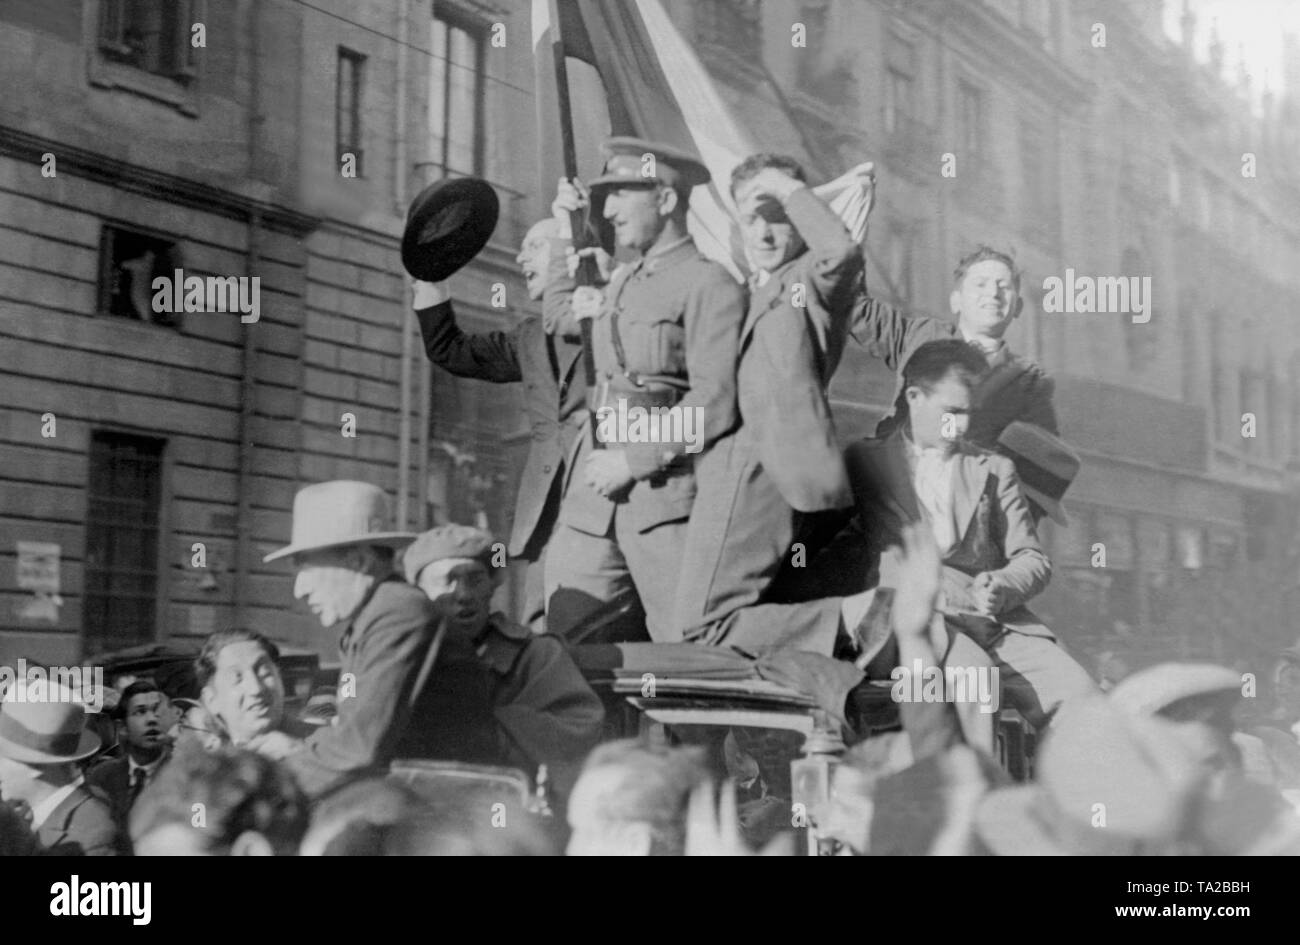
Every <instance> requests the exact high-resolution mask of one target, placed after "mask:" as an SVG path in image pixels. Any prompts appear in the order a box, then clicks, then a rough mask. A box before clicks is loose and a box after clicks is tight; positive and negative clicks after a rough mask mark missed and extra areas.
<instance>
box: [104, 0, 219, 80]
mask: <svg viewBox="0 0 1300 945" xmlns="http://www.w3.org/2000/svg"><path fill="white" fill-rule="evenodd" d="M99 9H100V20H99V48H100V51H101V52H102V53H103V54H104V56H105V57H106V58H108V59H111V60H113V61H115V62H121V63H124V64H126V65H128V66H134V67H135V68H137V69H143V70H144V71H145V72H152V73H154V74H155V75H162V76H167V77H168V78H172V79H177V80H178V81H188V80H190V79H191V78H193V77H194V75H195V72H196V70H197V65H198V61H197V55H198V49H196V48H195V47H194V46H193V44H192V43H191V42H190V27H191V25H192V24H193V23H194V22H195V21H196V20H197V19H199V18H200V17H201V15H202V14H201V11H200V10H199V9H198V8H197V4H196V3H194V2H193V0H100V8H99Z"/></svg>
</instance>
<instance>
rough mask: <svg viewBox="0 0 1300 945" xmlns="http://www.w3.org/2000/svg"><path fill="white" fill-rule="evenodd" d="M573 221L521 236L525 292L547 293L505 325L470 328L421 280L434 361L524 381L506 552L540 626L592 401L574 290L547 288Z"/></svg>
mask: <svg viewBox="0 0 1300 945" xmlns="http://www.w3.org/2000/svg"><path fill="white" fill-rule="evenodd" d="M567 227H568V221H567V220H563V219H561V218H559V217H552V218H550V219H547V220H543V221H541V222H540V223H537V224H536V225H534V226H533V228H532V229H530V230H529V231H528V233H527V235H526V236H525V237H524V243H523V246H522V248H521V249H520V252H519V255H518V256H516V257H515V261H516V262H518V263H519V265H520V267H521V268H522V269H523V273H524V281H525V284H526V285H527V288H528V297H529V298H530V299H532V300H533V301H539V300H542V301H543V313H542V314H541V315H529V316H527V317H526V318H524V319H523V320H522V321H520V322H519V324H518V325H516V326H515V327H514V328H512V329H510V330H509V331H488V332H482V333H478V334H470V333H468V332H465V331H463V330H462V329H461V328H460V326H459V325H458V324H457V323H456V316H455V313H454V312H453V310H452V304H451V296H450V293H449V292H448V291H447V289H446V287H445V284H444V283H430V282H416V284H415V314H416V318H417V319H419V322H420V332H421V334H422V335H423V336H424V349H425V352H426V353H427V354H428V356H429V360H430V361H431V362H433V363H434V364H436V365H438V366H439V367H440V368H442V369H443V370H445V371H448V372H450V373H452V374H455V375H456V376H457V377H469V378H474V379H475V380H480V381H490V382H492V383H494V384H512V383H516V382H521V383H522V384H523V385H524V389H523V394H524V409H525V410H526V411H527V414H528V422H529V426H530V428H531V435H532V439H531V442H530V444H529V449H528V458H527V459H526V460H525V461H524V469H523V472H522V474H521V475H520V477H519V494H518V496H517V497H516V499H515V516H514V526H513V528H512V530H511V534H510V545H509V549H508V550H509V553H510V555H511V557H513V558H519V559H521V560H524V561H527V562H528V571H527V576H526V581H525V586H526V591H525V599H524V609H523V615H522V616H523V622H524V623H525V624H528V625H529V626H537V625H538V624H539V622H540V620H541V617H542V613H543V610H544V604H545V601H544V599H543V593H542V568H543V556H544V554H545V551H546V544H547V542H548V541H549V540H550V537H551V532H552V531H553V529H554V527H555V519H556V515H557V513H558V511H559V507H560V493H561V491H562V487H561V483H562V482H563V479H564V475H565V468H566V467H565V459H566V457H567V456H568V453H569V450H570V447H571V446H572V445H573V440H574V437H575V436H576V434H577V430H578V427H579V426H580V425H581V423H582V419H583V417H584V416H585V411H584V410H583V409H582V408H583V407H584V405H585V401H586V392H587V387H586V382H585V379H584V377H583V374H582V371H581V369H580V368H579V367H578V355H579V354H580V353H581V351H582V344H581V340H580V337H579V335H578V330H577V327H576V323H575V322H574V321H573V318H572V314H571V313H570V312H569V308H568V300H569V294H570V293H569V292H568V291H566V290H564V289H562V288H558V287H557V288H551V287H552V286H553V285H554V284H555V283H556V280H557V279H558V278H559V277H561V276H563V275H564V273H565V249H566V247H567V245H568V243H569V239H568V233H567Z"/></svg>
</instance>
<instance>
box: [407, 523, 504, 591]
mask: <svg viewBox="0 0 1300 945" xmlns="http://www.w3.org/2000/svg"><path fill="white" fill-rule="evenodd" d="M495 543H496V539H494V538H493V537H492V536H491V535H490V534H488V533H487V532H485V531H483V529H481V528H473V527H471V526H469V525H454V524H453V525H439V526H438V527H437V528H431V529H429V530H428V531H427V532H424V533H423V534H421V535H419V536H418V537H417V538H416V539H415V541H414V542H412V543H411V545H410V547H408V548H407V549H406V554H404V555H403V556H402V572H403V573H404V574H405V575H406V579H407V580H408V581H410V582H411V583H412V584H414V583H415V582H416V579H417V578H419V576H420V572H421V571H423V570H424V569H425V568H426V567H427V566H428V565H431V564H433V562H435V561H441V560H443V559H444V558H476V559H478V560H480V561H482V562H483V563H484V564H488V563H489V561H490V559H491V557H492V546H493V545H494V544H495Z"/></svg>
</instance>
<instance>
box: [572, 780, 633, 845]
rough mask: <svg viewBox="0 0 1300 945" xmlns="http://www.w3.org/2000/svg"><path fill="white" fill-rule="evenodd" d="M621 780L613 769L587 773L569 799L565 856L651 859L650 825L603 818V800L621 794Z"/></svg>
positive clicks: (575, 786) (574, 787) (576, 785)
mask: <svg viewBox="0 0 1300 945" xmlns="http://www.w3.org/2000/svg"><path fill="white" fill-rule="evenodd" d="M621 780H622V779H621V776H620V775H619V773H618V772H617V771H616V770H614V769H612V768H595V769H592V770H589V771H584V772H583V773H582V776H581V777H579V778H578V782H577V783H576V784H575V785H574V786H573V792H572V793H571V794H570V795H569V829H570V831H571V833H570V834H569V845H568V846H567V847H566V848H565V851H564V854H565V856H648V855H649V854H650V846H651V831H650V825H649V824H643V823H629V822H615V821H610V820H607V819H605V818H603V817H601V816H600V813H599V812H600V811H601V810H602V809H603V808H604V806H605V805H604V804H603V803H602V801H603V799H604V798H605V797H607V796H608V795H609V794H610V792H612V791H617V790H618V788H619V785H620V783H621Z"/></svg>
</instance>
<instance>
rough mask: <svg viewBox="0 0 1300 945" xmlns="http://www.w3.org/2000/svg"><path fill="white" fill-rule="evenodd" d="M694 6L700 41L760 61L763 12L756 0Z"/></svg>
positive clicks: (721, 0)
mask: <svg viewBox="0 0 1300 945" xmlns="http://www.w3.org/2000/svg"><path fill="white" fill-rule="evenodd" d="M693 6H694V8H695V11H696V16H697V20H696V30H697V32H698V34H699V37H700V39H701V40H702V41H703V42H705V43H708V44H710V45H713V46H721V47H723V48H724V49H729V50H731V51H732V52H733V53H734V54H735V55H736V56H738V57H739V58H740V59H742V60H744V61H746V62H760V61H761V60H762V58H763V14H762V10H760V9H759V4H758V2H757V0H710V2H708V3H701V4H695V5H693ZM809 45H810V47H811V43H810V44H809Z"/></svg>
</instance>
